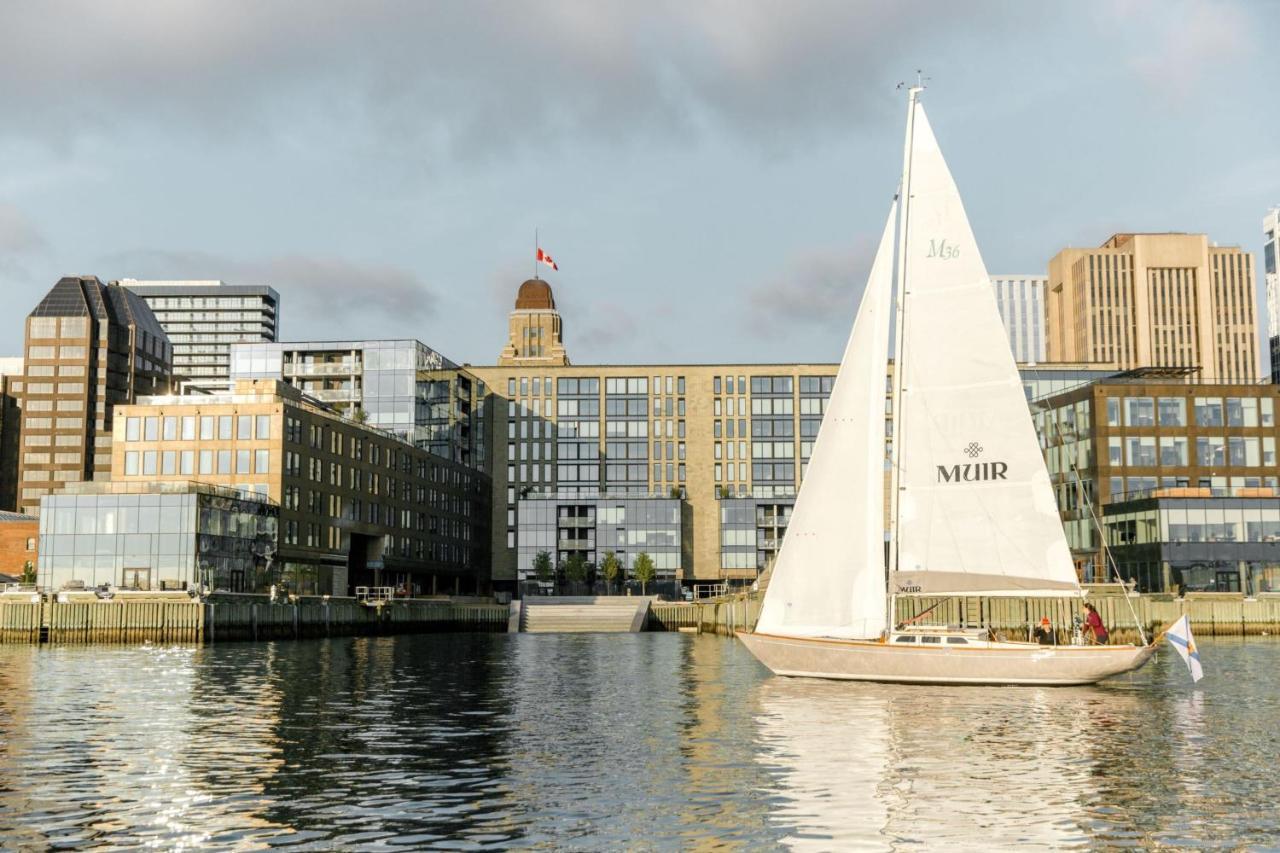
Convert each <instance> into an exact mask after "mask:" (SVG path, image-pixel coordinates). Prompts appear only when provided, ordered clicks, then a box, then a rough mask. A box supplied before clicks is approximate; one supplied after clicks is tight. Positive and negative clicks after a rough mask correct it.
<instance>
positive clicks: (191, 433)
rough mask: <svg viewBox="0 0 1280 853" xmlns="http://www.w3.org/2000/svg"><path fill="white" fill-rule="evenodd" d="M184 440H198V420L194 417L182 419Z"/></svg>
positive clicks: (187, 416) (189, 416)
mask: <svg viewBox="0 0 1280 853" xmlns="http://www.w3.org/2000/svg"><path fill="white" fill-rule="evenodd" d="M182 440H183V441H195V440H196V419H195V416H194V415H186V416H185V417H183V419H182Z"/></svg>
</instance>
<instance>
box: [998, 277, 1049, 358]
mask: <svg viewBox="0 0 1280 853" xmlns="http://www.w3.org/2000/svg"><path fill="white" fill-rule="evenodd" d="M1048 281H1049V279H1048V276H1043V275H993V276H992V277H991V286H992V287H993V288H995V291H996V306H997V307H998V308H999V309H1000V319H1001V320H1003V321H1004V330H1005V332H1006V333H1008V335H1009V347H1010V348H1011V349H1012V350H1013V360H1014V361H1016V362H1018V363H1019V364H1039V363H1040V362H1042V361H1044V359H1045V345H1044V289H1045V285H1046V283H1047V282H1048Z"/></svg>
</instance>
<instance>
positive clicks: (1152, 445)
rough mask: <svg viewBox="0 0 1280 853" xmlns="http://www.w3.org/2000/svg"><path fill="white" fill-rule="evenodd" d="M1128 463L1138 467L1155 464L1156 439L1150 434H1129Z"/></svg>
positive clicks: (1147, 466)
mask: <svg viewBox="0 0 1280 853" xmlns="http://www.w3.org/2000/svg"><path fill="white" fill-rule="evenodd" d="M1128 443H1129V453H1128V456H1129V464H1130V465H1132V466H1137V467H1140V468H1150V467H1152V466H1154V465H1155V464H1156V440H1155V438H1153V437H1152V436H1149V435H1145V436H1141V437H1134V436H1130V437H1129V439H1128Z"/></svg>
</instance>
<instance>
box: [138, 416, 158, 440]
mask: <svg viewBox="0 0 1280 853" xmlns="http://www.w3.org/2000/svg"><path fill="white" fill-rule="evenodd" d="M142 437H143V438H144V439H146V440H147V441H158V440H159V439H160V419H159V418H143V419H142Z"/></svg>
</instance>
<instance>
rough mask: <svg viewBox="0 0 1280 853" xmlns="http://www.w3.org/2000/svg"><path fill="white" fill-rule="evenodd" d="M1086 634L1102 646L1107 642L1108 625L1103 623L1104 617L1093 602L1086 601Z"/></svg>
mask: <svg viewBox="0 0 1280 853" xmlns="http://www.w3.org/2000/svg"><path fill="white" fill-rule="evenodd" d="M1084 609H1085V611H1086V613H1085V617H1084V635H1085V636H1086V637H1089V638H1090V639H1092V640H1093V642H1095V643H1097V644H1098V645H1100V646H1105V645H1106V644H1107V638H1108V636H1109V635H1108V634H1107V626H1106V625H1103V624H1102V617H1101V616H1099V615H1098V611H1097V609H1096V608H1094V606H1093V605H1092V604H1089V603H1087V602H1086V603H1085V605H1084Z"/></svg>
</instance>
